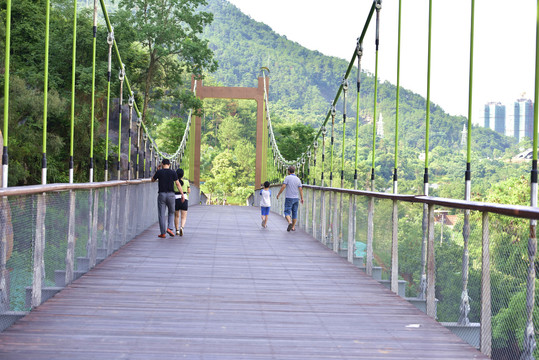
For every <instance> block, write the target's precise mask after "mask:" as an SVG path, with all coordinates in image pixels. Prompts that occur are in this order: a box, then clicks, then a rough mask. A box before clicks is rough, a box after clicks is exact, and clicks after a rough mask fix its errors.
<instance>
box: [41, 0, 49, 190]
mask: <svg viewBox="0 0 539 360" xmlns="http://www.w3.org/2000/svg"><path fill="white" fill-rule="evenodd" d="M46 7H47V8H46V12H45V71H44V72H45V75H44V81H43V151H42V152H43V158H42V162H41V184H43V185H45V184H46V183H47V108H48V106H47V104H48V99H47V96H48V93H49V25H50V9H51V3H50V0H47V1H46Z"/></svg>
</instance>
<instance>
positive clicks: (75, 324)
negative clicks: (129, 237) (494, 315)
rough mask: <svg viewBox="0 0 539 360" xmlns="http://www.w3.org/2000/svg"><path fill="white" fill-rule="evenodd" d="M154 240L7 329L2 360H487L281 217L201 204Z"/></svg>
mask: <svg viewBox="0 0 539 360" xmlns="http://www.w3.org/2000/svg"><path fill="white" fill-rule="evenodd" d="M158 233H159V231H158V226H157V225H154V226H153V227H151V228H150V229H149V230H148V231H146V232H144V233H143V234H142V235H141V236H139V237H137V238H136V239H134V240H133V241H131V242H130V243H128V244H127V245H126V246H124V247H122V248H121V249H120V250H119V251H117V252H115V253H114V254H113V255H112V256H111V257H109V258H107V259H106V260H104V261H103V262H101V263H100V264H98V265H97V266H96V267H95V268H94V269H92V270H91V271H90V272H88V273H87V274H86V275H83V276H82V277H81V278H79V279H77V280H75V281H74V282H73V283H72V284H70V285H69V286H68V287H66V288H65V289H64V290H63V291H61V292H60V293H58V294H57V295H56V296H54V297H53V298H52V299H50V300H48V301H47V302H45V303H44V304H42V305H40V306H38V307H37V308H36V309H35V310H33V311H32V312H31V313H30V314H29V315H27V316H26V317H24V318H23V319H21V320H19V321H18V322H16V323H15V324H14V325H13V326H12V327H10V328H9V329H7V330H6V331H4V332H3V333H1V334H0V358H1V359H17V360H25V359H36V360H40V359H51V358H53V359H70V360H77V359H96V358H102V359H126V358H129V359H145V360H148V359H164V358H166V359H180V358H182V359H184V358H187V359H225V360H226V359H234V360H238V359H240V360H241V359H250V360H253V359H254V360H256V359H298V360H302V359H309V360H313V359H314V360H317V359H410V358H414V359H456V358H458V359H487V357H485V356H483V355H482V354H481V353H480V352H479V351H477V350H476V349H474V348H472V347H470V346H469V345H468V344H466V343H464V342H463V341H462V340H460V339H459V338H458V337H456V336H455V335H454V334H453V333H451V332H450V331H449V330H447V329H446V328H444V327H443V326H442V325H440V324H438V323H437V322H436V321H434V320H433V319H430V318H429V317H428V316H426V315H425V314H423V313H422V312H421V311H419V310H418V309H417V308H415V307H414V306H413V305H411V304H409V303H408V302H407V301H405V300H404V299H402V298H400V297H399V296H397V295H395V294H394V293H392V292H391V291H390V290H389V289H387V288H385V287H384V286H383V285H381V284H379V283H378V282H377V281H375V280H373V279H372V278H370V277H368V276H366V275H365V274H364V273H363V272H362V271H360V270H359V269H358V268H356V267H354V266H353V265H351V264H349V263H348V262H347V261H346V259H345V258H340V257H339V256H338V255H336V254H334V253H333V252H332V251H331V250H329V249H327V248H326V247H325V246H323V245H322V244H320V243H319V242H317V241H316V240H314V239H313V238H312V237H310V236H309V235H307V234H306V233H305V232H303V231H301V230H298V231H295V232H287V231H286V221H285V220H284V219H283V218H282V217H280V216H277V215H275V214H273V213H272V214H271V215H270V217H269V222H268V227H267V228H266V229H263V228H261V227H260V215H259V209H258V208H249V207H231V206H214V207H209V206H208V207H207V206H195V207H192V208H190V209H189V215H188V220H187V226H186V228H185V236H183V237H172V238H167V239H159V238H157V234H158ZM410 324H419V327H418V328H410V327H407V326H408V325H410Z"/></svg>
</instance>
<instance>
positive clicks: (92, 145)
mask: <svg viewBox="0 0 539 360" xmlns="http://www.w3.org/2000/svg"><path fill="white" fill-rule="evenodd" d="M92 32H93V48H92V100H91V115H90V182H93V181H94V176H93V171H94V115H95V114H94V112H95V109H94V105H95V53H96V43H97V0H94V24H93V27H92Z"/></svg>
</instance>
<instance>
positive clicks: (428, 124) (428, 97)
mask: <svg viewBox="0 0 539 360" xmlns="http://www.w3.org/2000/svg"><path fill="white" fill-rule="evenodd" d="M431 40H432V0H429V40H428V60H427V110H426V112H427V114H426V130H425V178H424V183H425V184H428V183H429V131H430V63H431ZM425 191H427V190H426V189H425Z"/></svg>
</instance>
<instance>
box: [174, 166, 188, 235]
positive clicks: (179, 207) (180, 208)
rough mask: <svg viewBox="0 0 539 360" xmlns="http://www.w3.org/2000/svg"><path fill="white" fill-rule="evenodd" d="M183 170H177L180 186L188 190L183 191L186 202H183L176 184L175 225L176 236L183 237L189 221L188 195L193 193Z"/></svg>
mask: <svg viewBox="0 0 539 360" xmlns="http://www.w3.org/2000/svg"><path fill="white" fill-rule="evenodd" d="M183 173H184V172H183V169H178V170H176V174H177V175H178V180H179V181H180V185H181V186H182V189H187V190H184V191H183V199H184V201H183V202H181V197H182V195H181V193H180V192H179V189H176V184H174V192H175V194H176V211H175V213H174V225H176V235H180V236H183V228H184V226H185V221H186V220H187V208H188V195H187V194H190V193H191V187H190V186H189V181H187V179H182V178H183ZM180 213H181V226H179V225H180Z"/></svg>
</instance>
